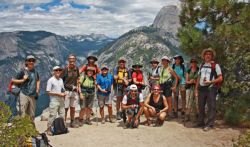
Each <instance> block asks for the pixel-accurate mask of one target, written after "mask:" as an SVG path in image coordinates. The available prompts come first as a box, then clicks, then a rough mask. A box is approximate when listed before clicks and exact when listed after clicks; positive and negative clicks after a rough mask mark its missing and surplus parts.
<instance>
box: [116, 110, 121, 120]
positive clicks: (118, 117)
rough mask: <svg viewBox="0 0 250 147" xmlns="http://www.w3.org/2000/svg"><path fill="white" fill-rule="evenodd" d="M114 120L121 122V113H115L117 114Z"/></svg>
mask: <svg viewBox="0 0 250 147" xmlns="http://www.w3.org/2000/svg"><path fill="white" fill-rule="evenodd" d="M116 119H117V120H121V113H120V112H117V113H116Z"/></svg>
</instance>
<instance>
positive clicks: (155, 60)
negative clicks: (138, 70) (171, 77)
mask: <svg viewBox="0 0 250 147" xmlns="http://www.w3.org/2000/svg"><path fill="white" fill-rule="evenodd" d="M149 63H151V64H152V63H157V64H159V63H160V62H159V61H158V60H157V59H156V58H153V59H152V60H151V61H150V62H149Z"/></svg>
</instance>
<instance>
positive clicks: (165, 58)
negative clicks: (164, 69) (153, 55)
mask: <svg viewBox="0 0 250 147" xmlns="http://www.w3.org/2000/svg"><path fill="white" fill-rule="evenodd" d="M161 60H168V61H170V58H169V57H168V56H163V57H162V58H161Z"/></svg>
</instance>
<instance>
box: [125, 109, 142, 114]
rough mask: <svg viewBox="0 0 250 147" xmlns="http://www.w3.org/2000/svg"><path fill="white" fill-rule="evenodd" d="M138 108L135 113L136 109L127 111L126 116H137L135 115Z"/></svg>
mask: <svg viewBox="0 0 250 147" xmlns="http://www.w3.org/2000/svg"><path fill="white" fill-rule="evenodd" d="M138 110H139V109H138V108H137V111H136V109H127V110H126V114H127V115H128V116H135V115H137V113H138Z"/></svg>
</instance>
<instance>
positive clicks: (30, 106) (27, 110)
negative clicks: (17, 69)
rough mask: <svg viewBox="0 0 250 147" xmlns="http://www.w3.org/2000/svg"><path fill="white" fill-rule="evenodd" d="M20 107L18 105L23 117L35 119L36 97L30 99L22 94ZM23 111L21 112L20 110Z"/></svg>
mask: <svg viewBox="0 0 250 147" xmlns="http://www.w3.org/2000/svg"><path fill="white" fill-rule="evenodd" d="M19 98H20V104H21V105H20V106H19V103H17V109H18V110H19V111H20V112H21V116H22V117H24V116H25V114H27V115H29V116H30V117H31V118H32V119H34V118H35V110H36V100H35V97H30V96H27V95H25V94H23V93H22V92H20V97H19ZM20 109H21V110H20Z"/></svg>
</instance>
